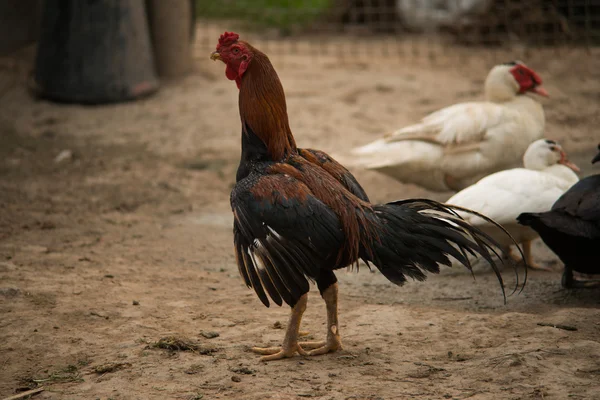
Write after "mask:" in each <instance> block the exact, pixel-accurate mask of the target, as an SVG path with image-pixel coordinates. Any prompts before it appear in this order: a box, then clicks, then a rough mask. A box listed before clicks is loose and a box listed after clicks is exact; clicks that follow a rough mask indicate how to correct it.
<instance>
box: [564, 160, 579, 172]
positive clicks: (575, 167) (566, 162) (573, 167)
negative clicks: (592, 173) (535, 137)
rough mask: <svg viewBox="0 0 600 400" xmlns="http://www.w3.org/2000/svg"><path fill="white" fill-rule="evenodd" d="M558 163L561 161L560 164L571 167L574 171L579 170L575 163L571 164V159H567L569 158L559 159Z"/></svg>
mask: <svg viewBox="0 0 600 400" xmlns="http://www.w3.org/2000/svg"><path fill="white" fill-rule="evenodd" d="M559 163H561V164H562V165H564V166H565V167H569V168H571V169H572V170H573V171H575V172H579V171H581V170H580V169H579V167H578V166H577V165H575V164H573V163H572V162H571V161H569V160H567V159H565V160H560V161H559Z"/></svg>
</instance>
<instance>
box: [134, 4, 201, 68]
mask: <svg viewBox="0 0 600 400" xmlns="http://www.w3.org/2000/svg"><path fill="white" fill-rule="evenodd" d="M192 1H195V0H170V1H165V0H147V2H146V4H147V9H148V20H149V22H150V35H151V37H152V45H153V47H154V59H155V61H156V69H157V71H158V74H159V76H161V77H165V78H177V77H181V76H184V75H186V74H187V73H188V72H189V71H190V69H191V65H192V57H191V39H192V37H193V35H192V29H193V21H194V17H195V16H194V15H192V11H193V8H194V7H192V6H193V5H192Z"/></svg>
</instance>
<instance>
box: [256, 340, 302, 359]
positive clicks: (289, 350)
mask: <svg viewBox="0 0 600 400" xmlns="http://www.w3.org/2000/svg"><path fill="white" fill-rule="evenodd" d="M251 350H252V351H253V352H255V353H258V354H263V355H264V356H263V357H261V358H260V361H273V360H281V359H282V358H289V357H293V356H294V355H295V354H296V353H298V354H300V355H302V356H306V355H308V353H307V352H306V351H305V350H304V349H303V348H302V346H300V344H298V343H295V344H292V345H287V346H284V347H253V348H252V349H251Z"/></svg>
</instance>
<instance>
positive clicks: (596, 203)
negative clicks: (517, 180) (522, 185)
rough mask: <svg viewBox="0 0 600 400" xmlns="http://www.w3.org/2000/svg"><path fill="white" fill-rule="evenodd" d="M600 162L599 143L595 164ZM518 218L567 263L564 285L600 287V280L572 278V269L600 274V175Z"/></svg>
mask: <svg viewBox="0 0 600 400" xmlns="http://www.w3.org/2000/svg"><path fill="white" fill-rule="evenodd" d="M598 161H600V144H599V145H598V154H597V155H596V156H595V157H594V158H593V159H592V164H594V163H596V162H598ZM517 220H518V221H519V223H520V224H522V225H527V226H529V227H531V228H532V229H534V230H535V231H536V232H537V233H539V235H540V237H541V238H542V240H543V241H544V243H546V246H548V247H549V248H550V249H551V250H552V251H553V252H554V253H556V255H557V256H558V257H559V258H560V259H561V261H562V262H563V263H564V264H565V271H564V273H563V277H562V285H563V287H565V288H583V287H588V288H589V287H600V280H591V281H577V280H575V279H574V278H573V271H577V272H580V273H583V274H600V174H597V175H592V176H588V177H587V178H584V179H582V180H580V181H579V182H577V183H576V184H575V185H573V186H572V187H571V188H570V189H569V190H567V191H566V192H565V193H564V194H563V195H562V196H561V197H560V198H559V199H558V200H556V203H554V205H553V206H552V209H551V210H550V211H546V212H543V213H522V214H521V215H519V216H518V217H517Z"/></svg>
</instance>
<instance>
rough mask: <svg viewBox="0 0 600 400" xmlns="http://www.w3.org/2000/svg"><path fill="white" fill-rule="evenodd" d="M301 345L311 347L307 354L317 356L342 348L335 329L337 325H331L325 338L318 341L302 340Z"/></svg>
mask: <svg viewBox="0 0 600 400" xmlns="http://www.w3.org/2000/svg"><path fill="white" fill-rule="evenodd" d="M300 346H301V347H304V348H307V349H313V350H311V351H309V352H308V353H307V354H308V355H309V356H318V355H321V354H327V353H334V352H336V351H338V350H341V349H342V339H341V337H340V334H339V332H338V330H337V326H335V325H332V326H331V328H330V332H329V333H328V335H327V340H325V341H320V342H302V343H300Z"/></svg>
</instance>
